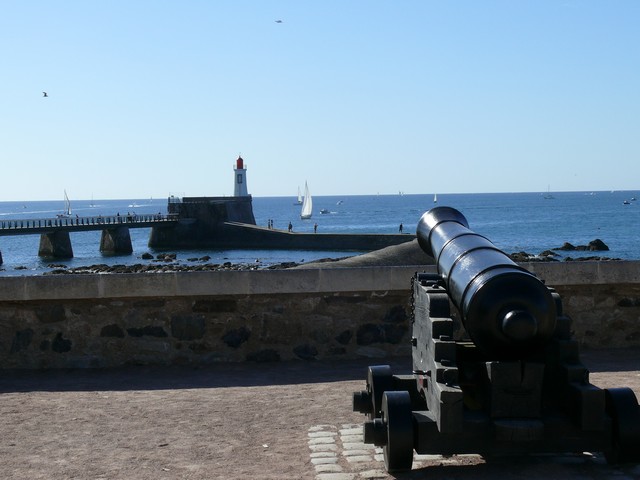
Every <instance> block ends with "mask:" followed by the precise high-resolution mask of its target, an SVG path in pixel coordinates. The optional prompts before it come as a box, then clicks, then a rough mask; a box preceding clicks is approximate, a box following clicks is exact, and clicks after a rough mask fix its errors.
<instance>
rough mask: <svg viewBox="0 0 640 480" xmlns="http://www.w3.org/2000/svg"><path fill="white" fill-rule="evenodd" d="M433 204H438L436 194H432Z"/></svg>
mask: <svg viewBox="0 0 640 480" xmlns="http://www.w3.org/2000/svg"><path fill="white" fill-rule="evenodd" d="M433 203H438V194H437V193H434V194H433Z"/></svg>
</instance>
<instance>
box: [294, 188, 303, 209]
mask: <svg viewBox="0 0 640 480" xmlns="http://www.w3.org/2000/svg"><path fill="white" fill-rule="evenodd" d="M294 205H302V194H301V193H300V187H298V201H297V202H296V203H294Z"/></svg>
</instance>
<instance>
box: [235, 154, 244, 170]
mask: <svg viewBox="0 0 640 480" xmlns="http://www.w3.org/2000/svg"><path fill="white" fill-rule="evenodd" d="M243 165H244V160H242V157H241V156H239V155H238V160H236V168H237V169H238V170H241V169H243V168H244V166H243Z"/></svg>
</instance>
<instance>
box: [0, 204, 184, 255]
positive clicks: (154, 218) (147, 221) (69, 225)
mask: <svg viewBox="0 0 640 480" xmlns="http://www.w3.org/2000/svg"><path fill="white" fill-rule="evenodd" d="M177 222H178V219H177V217H176V216H175V215H162V214H159V213H158V214H144V215H137V214H127V215H120V214H116V215H106V216H105V215H97V216H89V217H78V216H76V217H56V218H37V219H7V220H3V221H1V222H0V236H9V235H36V234H40V247H39V249H38V255H39V256H41V257H54V258H72V257H73V248H72V247H71V239H70V235H69V234H70V233H72V232H86V231H92V230H101V231H102V237H101V239H100V251H101V252H102V253H108V254H128V253H132V252H133V247H132V245H131V236H130V235H129V229H130V228H152V227H155V226H160V225H162V226H174V225H175V224H176V223H177ZM1 258H2V257H1V256H0V259H1ZM0 263H1V262H0Z"/></svg>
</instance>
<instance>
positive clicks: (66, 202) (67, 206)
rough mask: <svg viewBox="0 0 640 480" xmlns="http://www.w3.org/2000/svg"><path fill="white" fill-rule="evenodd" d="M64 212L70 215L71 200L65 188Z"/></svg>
mask: <svg viewBox="0 0 640 480" xmlns="http://www.w3.org/2000/svg"><path fill="white" fill-rule="evenodd" d="M64 214H65V215H69V216H70V215H71V202H70V201H69V197H68V196H67V191H66V190H65V191H64Z"/></svg>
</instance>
